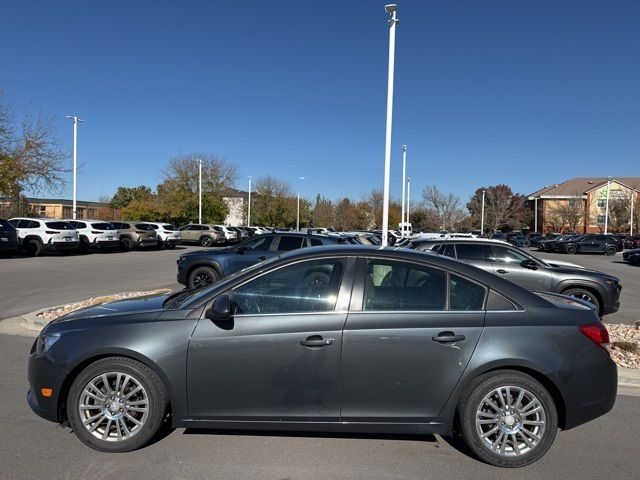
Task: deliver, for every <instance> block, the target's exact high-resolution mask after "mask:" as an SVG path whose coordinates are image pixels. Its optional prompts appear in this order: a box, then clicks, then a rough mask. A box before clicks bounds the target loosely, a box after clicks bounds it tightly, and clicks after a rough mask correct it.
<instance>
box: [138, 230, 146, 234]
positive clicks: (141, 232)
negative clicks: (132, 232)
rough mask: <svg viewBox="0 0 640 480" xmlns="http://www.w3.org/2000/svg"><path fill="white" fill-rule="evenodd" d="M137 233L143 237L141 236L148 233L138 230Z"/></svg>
mask: <svg viewBox="0 0 640 480" xmlns="http://www.w3.org/2000/svg"><path fill="white" fill-rule="evenodd" d="M136 233H137V234H138V235H141V234H143V233H147V232H145V231H144V230H136Z"/></svg>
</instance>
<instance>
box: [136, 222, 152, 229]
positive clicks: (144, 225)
mask: <svg viewBox="0 0 640 480" xmlns="http://www.w3.org/2000/svg"><path fill="white" fill-rule="evenodd" d="M136 228H137V229H138V230H153V228H152V227H151V225H147V224H146V223H136Z"/></svg>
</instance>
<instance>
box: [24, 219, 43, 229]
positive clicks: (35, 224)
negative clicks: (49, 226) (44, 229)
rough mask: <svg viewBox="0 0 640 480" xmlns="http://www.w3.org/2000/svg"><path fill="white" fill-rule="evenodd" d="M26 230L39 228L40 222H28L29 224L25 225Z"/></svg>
mask: <svg viewBox="0 0 640 480" xmlns="http://www.w3.org/2000/svg"><path fill="white" fill-rule="evenodd" d="M27 228H40V222H38V221H36V220H29V224H28V225H27Z"/></svg>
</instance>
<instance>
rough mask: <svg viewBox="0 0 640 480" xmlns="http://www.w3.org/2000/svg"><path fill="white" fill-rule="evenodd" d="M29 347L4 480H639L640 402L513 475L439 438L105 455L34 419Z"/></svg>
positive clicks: (3, 396)
mask: <svg viewBox="0 0 640 480" xmlns="http://www.w3.org/2000/svg"><path fill="white" fill-rule="evenodd" d="M32 341H33V339H32V338H26V337H16V336H6V335H0V352H2V362H0V422H2V423H1V424H2V428H1V429H0V478H1V479H2V480H33V479H39V478H45V479H47V480H58V479H74V480H75V479H94V480H129V479H135V480H147V479H149V480H151V479H153V480H165V479H166V480H181V479H185V480H186V479H189V480H199V479H207V480H213V479H225V480H241V479H251V480H256V479H260V480H262V479H265V480H266V479H274V480H284V479H289V480H294V479H295V480H297V479H301V480H302V479H304V480H312V479H323V480H326V479H367V480H375V479H380V480H392V479H398V480H407V479H451V478H455V479H456V480H464V479H471V480H478V479H486V478H491V479H496V480H500V479H509V480H512V479H513V478H518V479H520V480H527V479H535V480H540V479H563V480H574V479H575V480H578V479H579V480H584V479H591V478H594V479H595V478H598V479H600V478H606V479H609V480H618V479H620V480H622V479H637V478H638V477H639V472H640V456H639V455H638V440H639V439H638V431H640V397H631V396H620V395H619V396H618V398H617V402H616V405H615V407H614V409H613V411H611V412H610V413H609V414H607V415H605V416H604V417H601V418H600V419H597V420H595V421H594V422H591V423H588V424H586V425H583V426H581V427H578V428H576V429H574V430H569V431H566V432H559V433H558V436H557V437H556V441H555V444H554V445H553V447H552V448H551V450H550V451H549V452H548V453H547V455H546V456H545V457H544V458H543V459H542V460H540V461H539V462H537V463H535V464H533V465H531V466H529V467H525V468H522V469H519V470H517V471H514V470H510V469H499V468H495V467H491V466H489V465H486V464H483V463H481V462H479V461H478V460H476V459H475V458H473V457H471V456H469V454H468V453H467V452H466V451H465V449H464V448H463V447H461V446H459V445H457V444H454V445H452V444H450V443H449V442H448V441H447V440H445V439H442V438H440V437H433V436H419V435H415V436H400V435H331V434H307V433H273V432H264V433H263V432H255V431H242V432H234V431H215V430H194V429H187V430H185V429H177V430H174V431H172V432H167V434H166V435H165V436H164V437H162V438H159V439H157V441H155V443H153V444H151V445H149V446H147V447H145V448H143V449H141V450H138V451H135V452H131V453H123V454H107V453H100V452H96V451H94V450H91V449H89V448H88V447H86V446H84V444H82V443H80V441H79V440H77V439H76V437H75V435H74V434H73V433H72V432H71V430H70V429H68V428H62V427H59V426H57V425H56V424H53V423H51V422H48V421H46V420H43V419H41V418H39V417H38V416H36V415H35V414H34V413H32V412H31V410H30V409H29V407H28V405H27V402H26V398H25V396H26V392H27V377H26V375H27V372H26V366H27V365H26V364H27V356H28V353H29V347H30V345H31V342H32Z"/></svg>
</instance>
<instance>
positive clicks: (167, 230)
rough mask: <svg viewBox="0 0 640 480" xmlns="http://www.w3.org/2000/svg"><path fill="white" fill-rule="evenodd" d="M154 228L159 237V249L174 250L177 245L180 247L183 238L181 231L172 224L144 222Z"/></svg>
mask: <svg viewBox="0 0 640 480" xmlns="http://www.w3.org/2000/svg"><path fill="white" fill-rule="evenodd" d="M144 223H146V224H147V225H149V226H150V227H151V228H153V229H154V230H155V231H156V234H157V235H158V248H162V247H166V248H174V247H175V246H176V245H180V243H181V242H182V237H181V235H180V230H178V227H176V226H175V225H172V224H170V223H160V222H144Z"/></svg>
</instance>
